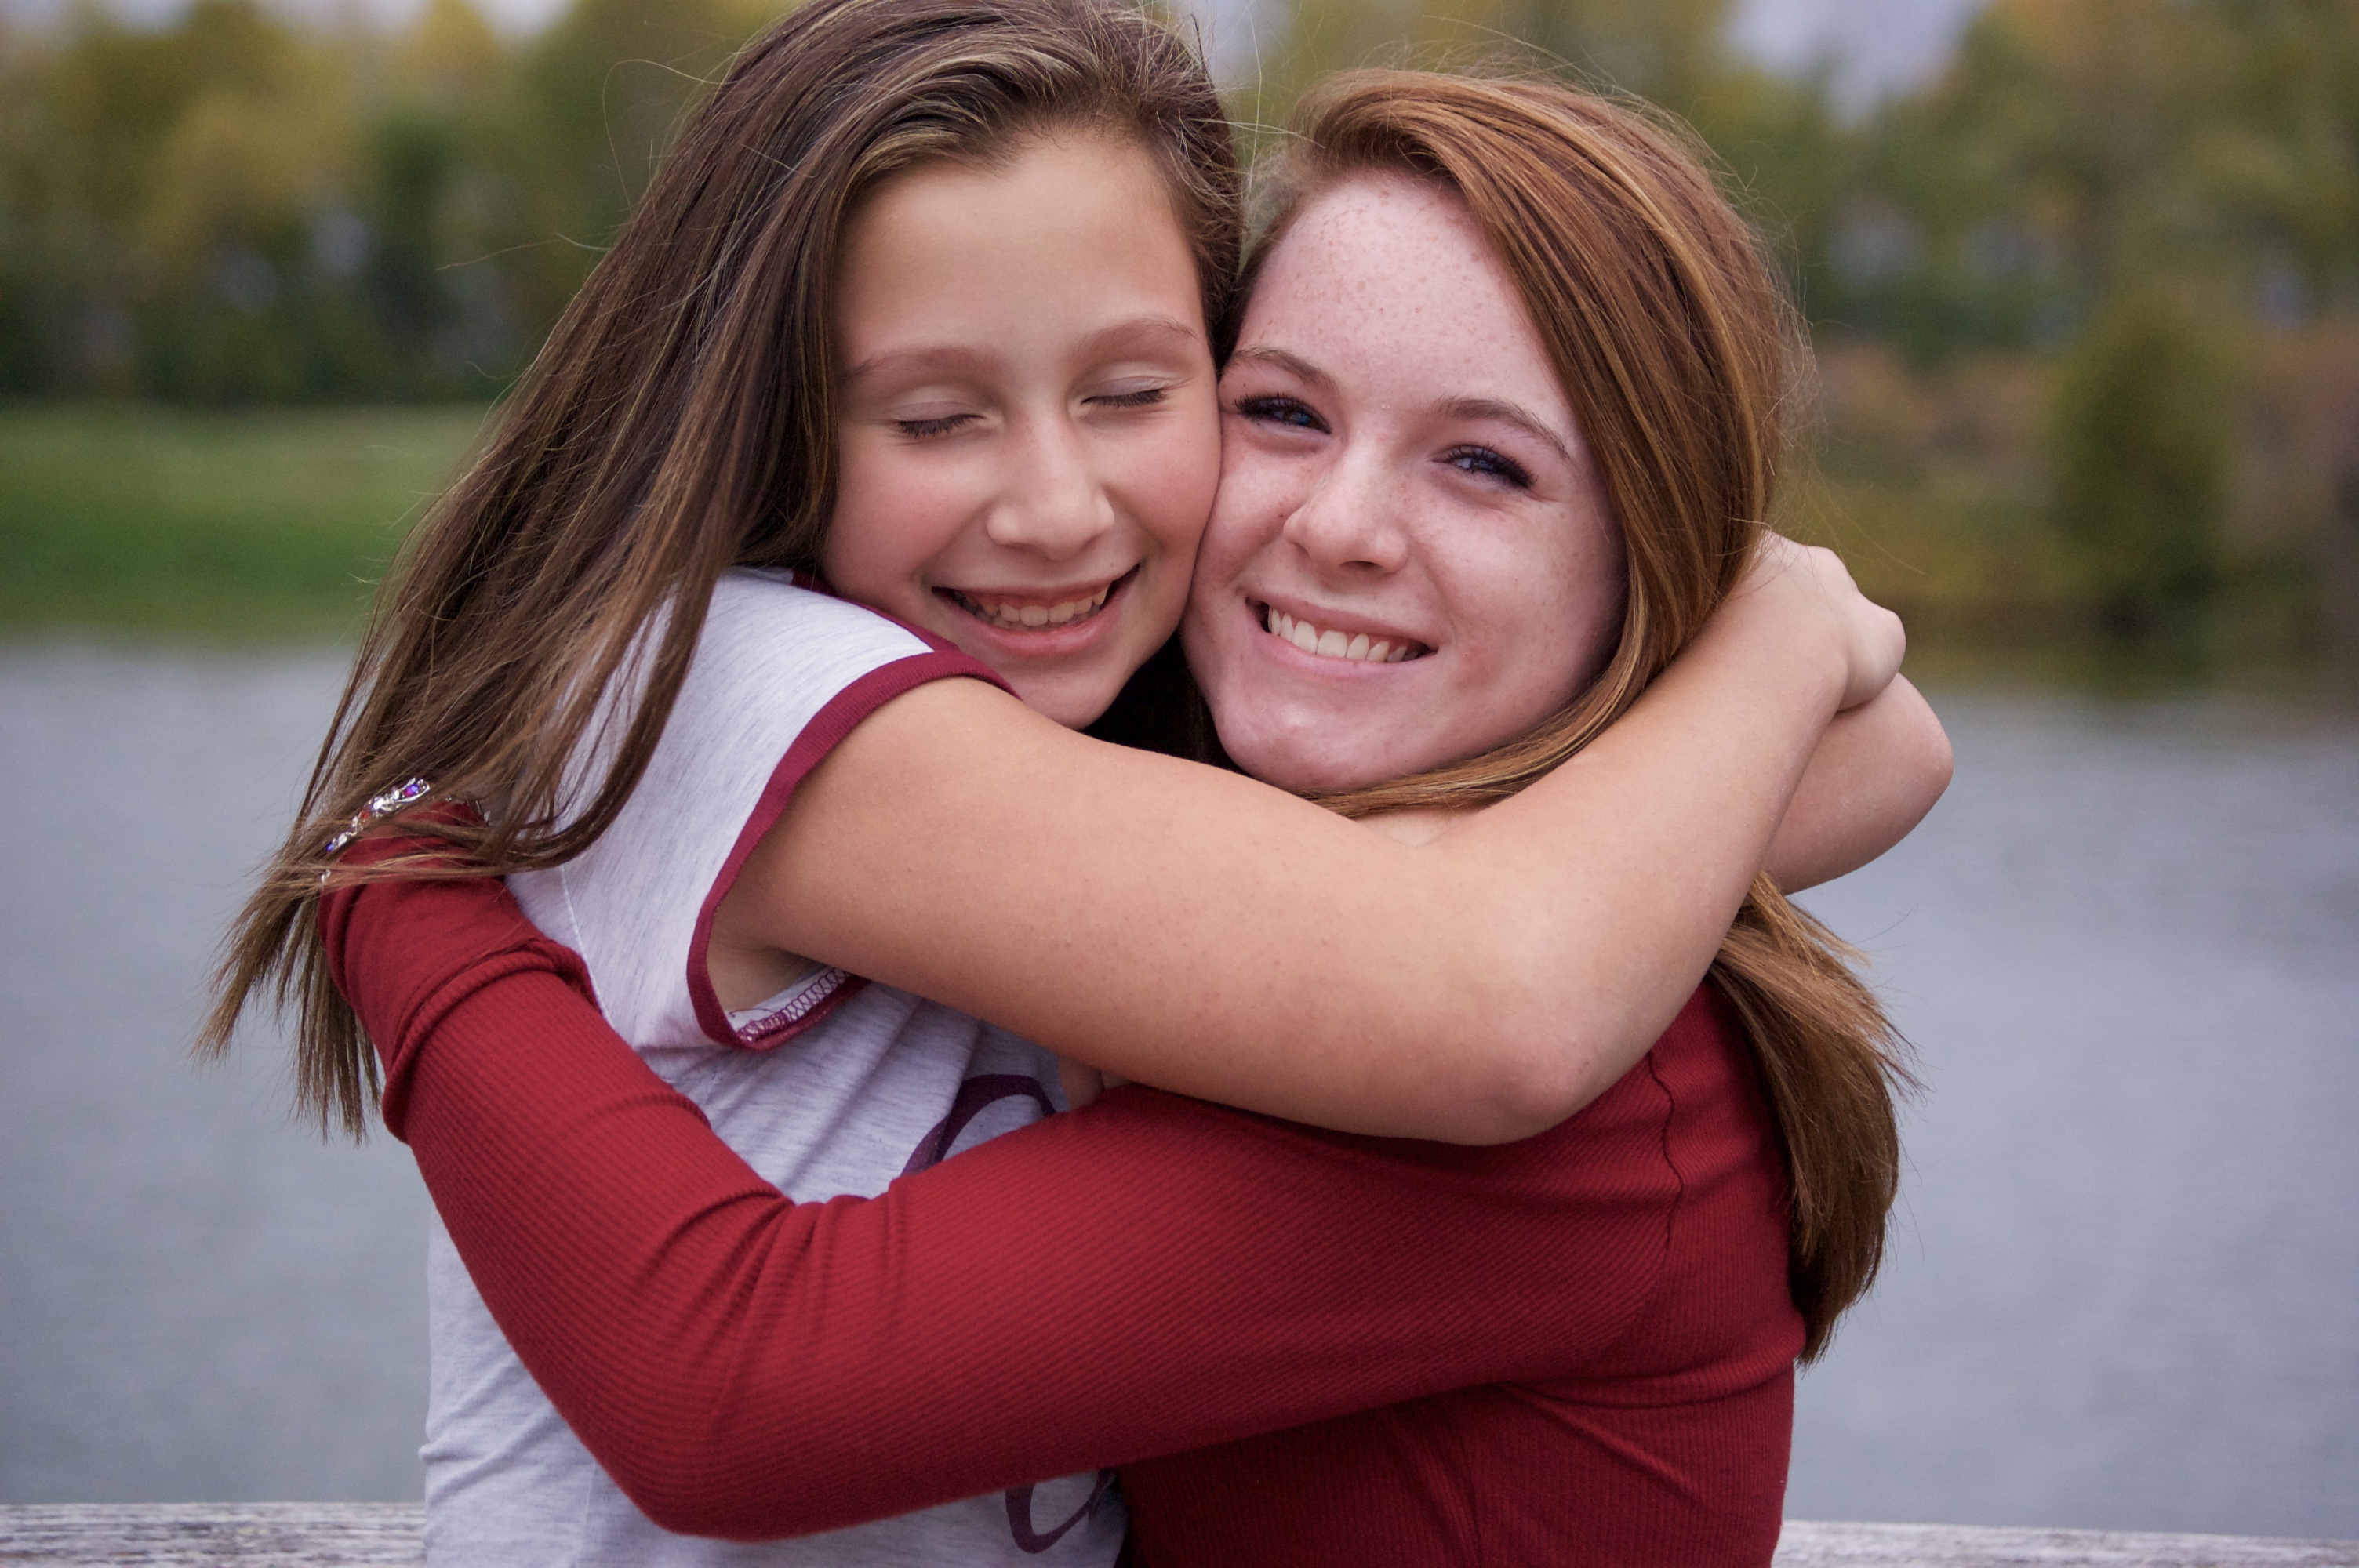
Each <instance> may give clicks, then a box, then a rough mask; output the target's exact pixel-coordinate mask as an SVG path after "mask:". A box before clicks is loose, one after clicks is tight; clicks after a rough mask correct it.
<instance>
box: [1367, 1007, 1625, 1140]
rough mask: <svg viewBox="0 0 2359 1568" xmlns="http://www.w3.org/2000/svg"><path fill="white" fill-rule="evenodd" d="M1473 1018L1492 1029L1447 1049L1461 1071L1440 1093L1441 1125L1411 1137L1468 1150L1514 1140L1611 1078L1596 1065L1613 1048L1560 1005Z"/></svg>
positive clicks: (1575, 1108) (1583, 1102)
mask: <svg viewBox="0 0 2359 1568" xmlns="http://www.w3.org/2000/svg"><path fill="white" fill-rule="evenodd" d="M1518 1013H1521V1014H1523V1015H1524V1016H1523V1017H1522V1018H1521V1019H1520V1020H1519V1019H1518V1018H1517V1016H1516V1015H1517V1014H1518ZM1478 1015H1479V1016H1484V1017H1486V1018H1487V1019H1488V1020H1489V1021H1490V1022H1491V1023H1492V1027H1490V1028H1488V1029H1484V1030H1481V1031H1479V1032H1477V1033H1474V1034H1473V1035H1471V1036H1469V1037H1467V1038H1465V1039H1462V1040H1461V1041H1460V1042H1459V1045H1460V1049H1458V1050H1457V1051H1454V1052H1452V1053H1451V1056H1452V1058H1454V1060H1455V1061H1456V1062H1457V1063H1458V1064H1459V1065H1460V1067H1461V1069H1462V1071H1461V1072H1460V1073H1458V1074H1456V1075H1453V1076H1454V1080H1455V1081H1454V1085H1453V1088H1454V1091H1455V1092H1454V1093H1451V1094H1450V1095H1448V1096H1447V1097H1446V1098H1447V1099H1448V1100H1449V1101H1450V1105H1449V1108H1448V1111H1447V1112H1446V1114H1445V1118H1444V1119H1445V1120H1446V1122H1447V1126H1446V1127H1442V1128H1439V1129H1436V1130H1423V1131H1419V1132H1417V1133H1415V1134H1414V1136H1417V1137H1421V1138H1430V1139H1432V1140H1433V1141H1436V1142H1442V1143H1458V1144H1463V1145H1466V1146H1468V1147H1485V1146H1489V1145H1492V1144H1499V1143H1519V1142H1521V1141H1523V1140H1525V1139H1527V1138H1537V1137H1538V1136H1539V1135H1540V1134H1541V1133H1543V1132H1546V1131H1548V1130H1549V1129H1550V1128H1552V1127H1555V1126H1557V1125H1558V1124H1559V1123H1560V1122H1562V1121H1565V1120H1566V1119H1569V1118H1571V1117H1573V1116H1576V1115H1578V1114H1579V1113H1580V1112H1581V1111H1582V1109H1583V1108H1586V1107H1587V1106H1588V1105H1589V1103H1590V1101H1592V1100H1593V1099H1595V1098H1597V1097H1598V1096H1599V1095H1600V1094H1602V1093H1603V1092H1604V1090H1605V1088H1606V1087H1607V1086H1608V1084H1609V1083H1610V1082H1611V1080H1610V1079H1608V1078H1605V1077H1603V1076H1602V1074H1603V1067H1602V1065H1601V1064H1602V1063H1603V1061H1604V1060H1605V1059H1606V1058H1607V1057H1609V1056H1610V1055H1611V1054H1612V1052H1611V1051H1610V1050H1609V1049H1607V1048H1605V1047H1603V1046H1602V1045H1601V1044H1599V1043H1598V1042H1597V1041H1596V1040H1595V1039H1594V1038H1593V1033H1594V1032H1593V1030H1592V1029H1588V1028H1583V1027H1582V1025H1581V1024H1580V1023H1579V1022H1576V1021H1574V1020H1572V1019H1571V1018H1569V1017H1568V1015H1567V1013H1566V1011H1565V1010H1563V1009H1562V1008H1560V1007H1555V1006H1549V1005H1548V1004H1547V1003H1546V1002H1545V1001H1544V1000H1542V999H1539V998H1537V997H1535V998H1530V999H1527V1000H1524V1001H1522V1002H1521V1003H1519V1004H1515V1005H1506V1006H1502V1007H1499V1008H1497V1009H1495V1010H1494V1011H1490V1012H1489V1013H1487V1014H1478V1013H1470V1014H1469V1016H1470V1017H1472V1016H1478ZM1442 1098H1444V1097H1437V1098H1436V1101H1435V1103H1436V1104H1440V1102H1441V1100H1442Z"/></svg>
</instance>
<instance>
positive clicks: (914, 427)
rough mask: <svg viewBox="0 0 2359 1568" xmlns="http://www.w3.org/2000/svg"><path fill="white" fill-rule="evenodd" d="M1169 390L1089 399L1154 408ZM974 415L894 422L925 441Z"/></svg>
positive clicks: (1100, 403)
mask: <svg viewBox="0 0 2359 1568" xmlns="http://www.w3.org/2000/svg"><path fill="white" fill-rule="evenodd" d="M1169 390H1170V389H1169V387H1161V386H1143V387H1141V388H1139V389H1138V390H1137V391H1136V392H1117V393H1112V394H1109V395H1106V396H1103V397H1093V398H1091V399H1090V400H1089V401H1090V402H1091V403H1093V404H1095V405H1096V406H1099V407H1101V408H1152V407H1154V406H1156V405H1157V404H1158V403H1160V402H1162V401H1163V398H1164V395H1165V394H1166V393H1167V392H1169ZM974 417H975V416H974V415H972V414H946V415H944V416H942V417H941V418H940V419H896V420H895V421H893V423H894V424H895V425H896V426H897V427H898V428H899V429H900V432H901V434H903V435H904V436H908V437H909V438H912V439H915V440H920V441H923V440H928V439H930V438H933V437H936V436H947V435H949V434H950V433H951V431H953V430H956V429H959V428H960V427H962V426H964V425H966V424H967V422H968V421H970V420H972V419H973V418H974Z"/></svg>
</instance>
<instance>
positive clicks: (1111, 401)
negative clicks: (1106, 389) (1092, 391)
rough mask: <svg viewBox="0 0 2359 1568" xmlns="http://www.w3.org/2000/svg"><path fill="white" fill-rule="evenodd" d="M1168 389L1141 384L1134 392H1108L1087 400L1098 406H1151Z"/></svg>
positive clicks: (1167, 393) (1160, 398)
mask: <svg viewBox="0 0 2359 1568" xmlns="http://www.w3.org/2000/svg"><path fill="white" fill-rule="evenodd" d="M1170 391H1171V389H1170V388H1169V387H1168V386H1142V387H1140V388H1139V389H1138V390H1137V391H1136V392H1110V393H1106V394H1104V395H1102V396H1098V397H1093V398H1090V399H1088V401H1089V402H1090V403H1091V404H1092V405H1093V406H1096V407H1099V408H1152V407H1154V406H1156V405H1157V404H1158V403H1160V402H1162V401H1163V399H1164V398H1165V397H1166V396H1168V395H1169V394H1170Z"/></svg>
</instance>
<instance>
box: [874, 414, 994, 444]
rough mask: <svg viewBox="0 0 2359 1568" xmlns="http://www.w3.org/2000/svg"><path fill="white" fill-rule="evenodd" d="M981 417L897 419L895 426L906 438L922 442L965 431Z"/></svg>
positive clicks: (946, 416) (968, 415)
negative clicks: (954, 431) (929, 438)
mask: <svg viewBox="0 0 2359 1568" xmlns="http://www.w3.org/2000/svg"><path fill="white" fill-rule="evenodd" d="M980 417H982V416H980V415H975V414H945V415H943V416H941V417H940V418H939V419H896V420H894V421H893V425H894V427H895V428H896V429H897V430H899V431H900V432H901V434H903V435H904V436H910V437H914V438H917V439H919V440H921V441H922V440H924V439H926V438H928V437H930V436H947V435H949V434H950V433H951V431H953V430H961V429H964V428H965V427H967V426H968V425H971V424H973V422H974V421H975V420H976V419H978V418H980Z"/></svg>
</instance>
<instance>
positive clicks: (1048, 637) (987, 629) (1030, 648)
mask: <svg viewBox="0 0 2359 1568" xmlns="http://www.w3.org/2000/svg"><path fill="white" fill-rule="evenodd" d="M1137 579H1138V568H1136V567H1133V568H1130V570H1128V571H1127V572H1125V573H1124V574H1123V575H1122V576H1120V577H1118V578H1116V579H1114V587H1113V588H1111V589H1108V590H1107V591H1106V599H1105V602H1104V603H1103V604H1102V605H1100V606H1098V608H1097V610H1096V611H1094V612H1093V613H1092V614H1090V615H1089V616H1086V617H1084V618H1083V619H1082V620H1080V621H1069V622H1066V623H1065V624H1064V625H1062V626H1002V625H1000V624H999V623H998V622H995V621H986V620H984V618H983V617H982V616H980V615H977V614H976V613H974V611H971V610H969V609H968V608H967V607H966V606H964V605H963V604H961V603H960V602H959V601H958V600H955V599H952V598H951V597H950V595H949V594H948V593H947V592H946V591H944V590H943V589H935V590H934V595H935V597H936V598H937V599H940V600H941V601H942V602H943V603H944V604H947V605H948V606H950V611H951V615H953V616H955V617H956V618H957V620H956V624H957V626H958V628H959V631H960V633H961V634H960V635H959V636H957V637H954V638H952V639H951V641H953V642H956V643H961V644H962V645H963V644H964V643H968V642H970V641H973V642H975V643H980V644H981V645H982V646H983V647H984V648H987V649H989V650H990V652H991V656H993V657H997V658H1007V659H1062V658H1070V657H1071V656H1072V655H1073V654H1082V653H1087V652H1089V651H1090V650H1091V649H1093V648H1094V647H1096V646H1097V645H1098V643H1102V642H1103V641H1104V640H1105V639H1106V638H1108V637H1110V636H1112V635H1113V634H1114V622H1116V621H1117V620H1118V619H1119V618H1120V611H1121V610H1122V608H1123V605H1124V601H1125V600H1126V599H1127V598H1128V596H1129V593H1130V589H1131V585H1132V584H1133V583H1134V582H1136V580H1137ZM970 651H973V650H970ZM986 662H988V661H987V660H986Z"/></svg>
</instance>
